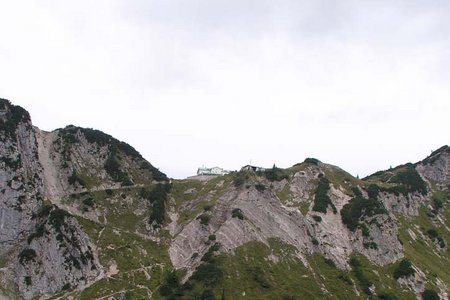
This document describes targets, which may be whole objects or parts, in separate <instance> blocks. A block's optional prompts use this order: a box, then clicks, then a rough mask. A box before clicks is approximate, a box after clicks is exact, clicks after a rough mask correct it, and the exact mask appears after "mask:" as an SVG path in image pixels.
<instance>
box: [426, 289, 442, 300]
mask: <svg viewBox="0 0 450 300" xmlns="http://www.w3.org/2000/svg"><path fill="white" fill-rule="evenodd" d="M422 299H423V300H439V299H441V298H440V297H439V295H438V293H436V292H435V291H432V290H428V289H426V290H425V291H424V292H423V293H422Z"/></svg>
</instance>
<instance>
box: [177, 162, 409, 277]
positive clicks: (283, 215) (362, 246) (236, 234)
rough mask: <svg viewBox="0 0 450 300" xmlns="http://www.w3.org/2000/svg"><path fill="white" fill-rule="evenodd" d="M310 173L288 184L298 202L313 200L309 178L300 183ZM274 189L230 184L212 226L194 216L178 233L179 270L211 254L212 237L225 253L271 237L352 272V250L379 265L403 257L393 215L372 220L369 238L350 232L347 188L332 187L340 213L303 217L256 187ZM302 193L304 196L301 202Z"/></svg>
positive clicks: (265, 183)
mask: <svg viewBox="0 0 450 300" xmlns="http://www.w3.org/2000/svg"><path fill="white" fill-rule="evenodd" d="M305 174H306V173H305V172H304V171H302V173H301V174H298V173H295V174H294V175H293V176H292V178H293V180H292V182H291V184H289V183H287V182H285V183H284V185H289V189H290V190H292V191H295V196H294V197H295V198H294V199H296V200H294V201H297V202H306V201H309V199H308V198H306V197H307V195H308V190H309V189H310V187H309V185H308V184H306V179H303V180H301V179H299V178H301V176H302V175H303V176H304V175H305ZM310 174H316V175H318V174H319V172H318V171H317V170H316V172H310ZM311 179H314V177H312V178H311ZM270 185H271V182H270V181H268V180H262V179H261V178H255V180H253V181H249V182H247V184H246V186H241V187H239V188H236V187H234V186H231V187H230V188H229V190H227V191H226V192H224V195H223V196H222V197H220V198H219V199H218V200H217V202H216V203H215V205H214V208H213V209H212V211H211V212H208V214H207V215H210V217H211V218H210V220H209V221H208V224H206V225H205V224H202V221H201V220H202V219H201V218H194V219H193V220H192V221H190V222H189V223H187V224H186V225H184V226H180V227H179V229H178V232H174V236H175V238H174V240H173V242H172V244H171V247H170V249H169V253H170V256H171V259H172V262H173V264H174V266H175V267H176V268H188V269H191V268H193V267H194V266H196V265H198V264H199V263H200V259H201V258H202V256H203V254H205V253H206V252H207V251H208V248H209V245H208V244H207V243H205V242H206V241H208V237H209V236H210V235H212V234H214V235H215V237H216V241H217V242H218V243H220V245H221V246H222V248H221V249H222V251H225V252H230V251H233V250H234V249H236V248H237V247H239V246H242V245H244V244H246V243H247V242H249V241H260V242H263V243H265V244H268V239H270V238H277V239H280V240H281V241H283V242H284V243H286V244H289V245H292V246H294V247H295V248H296V249H297V250H298V256H299V257H300V258H303V255H307V254H312V253H315V252H317V253H321V254H323V255H324V256H326V257H328V258H330V259H332V260H333V261H334V262H335V263H336V264H337V265H338V266H340V267H341V268H348V263H347V262H348V259H349V256H350V255H351V254H352V253H353V252H359V253H362V254H363V255H365V256H366V257H367V258H368V259H370V260H371V261H372V262H374V263H376V264H379V265H386V264H388V263H392V262H395V261H396V260H398V259H399V258H402V257H403V254H402V246H401V244H400V242H399V241H398V239H397V231H398V226H397V224H396V222H395V219H394V218H392V216H390V215H389V214H380V215H377V216H375V217H374V218H373V220H376V222H375V221H373V222H371V224H370V225H369V226H368V232H369V233H368V234H367V236H364V235H363V233H362V231H361V230H356V231H355V232H352V231H351V230H349V229H348V228H347V227H346V226H345V224H343V222H342V220H341V218H342V217H341V214H340V211H341V209H342V207H343V206H344V205H345V204H347V203H348V202H349V201H350V199H351V197H350V196H349V195H346V194H345V193H344V192H343V191H342V190H340V189H338V188H334V187H332V188H331V190H330V191H329V196H330V198H331V201H332V203H333V205H334V206H335V207H336V213H334V212H333V210H332V209H331V207H329V208H328V209H327V211H326V212H325V213H323V212H317V211H313V210H309V211H308V212H307V214H306V216H304V215H302V213H301V212H300V211H299V210H298V209H293V208H290V207H286V206H284V205H283V204H282V203H281V201H280V200H279V199H278V197H277V195H276V193H274V191H273V190H270V189H268V188H267V189H264V190H258V189H257V188H256V187H257V186H265V187H269V186H270ZM301 195H303V197H305V198H303V199H301V198H300V199H299V196H300V197H301ZM233 211H239V213H240V214H241V215H242V218H239V217H233ZM172 226H173V225H172ZM371 245H374V246H371ZM375 245H376V246H375ZM195 253H197V254H199V255H194V254H195Z"/></svg>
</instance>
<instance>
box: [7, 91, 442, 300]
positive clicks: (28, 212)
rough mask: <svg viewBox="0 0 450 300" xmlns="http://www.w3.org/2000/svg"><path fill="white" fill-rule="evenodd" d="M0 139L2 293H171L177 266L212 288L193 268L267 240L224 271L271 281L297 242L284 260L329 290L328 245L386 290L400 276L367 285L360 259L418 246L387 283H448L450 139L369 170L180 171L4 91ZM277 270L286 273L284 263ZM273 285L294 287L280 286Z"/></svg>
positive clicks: (310, 166)
mask: <svg viewBox="0 0 450 300" xmlns="http://www.w3.org/2000/svg"><path fill="white" fill-rule="evenodd" d="M0 142H1V143H0V229H1V231H0V298H2V299H3V298H20V299H21V298H24V299H33V298H42V299H46V298H50V297H53V296H55V295H56V294H59V295H63V296H64V297H67V298H69V297H73V298H84V299H95V298H107V297H111V299H113V298H114V299H118V298H131V299H134V298H137V299H141V298H142V299H148V298H152V297H155V295H158V296H156V297H155V298H157V299H159V298H158V297H160V296H164V295H165V296H167V297H169V295H171V293H172V292H175V293H178V294H180V295H181V294H182V292H181V291H182V290H183V289H182V287H181V286H178V287H176V288H175V287H173V285H175V284H178V283H179V282H178V279H173V278H174V277H171V276H178V275H177V274H183V278H180V280H181V281H183V282H187V283H188V284H187V285H186V286H187V287H188V288H186V290H185V291H184V292H186V291H187V292H186V293H187V294H185V295H184V296H185V297H184V298H183V299H191V298H195V297H203V296H204V295H203V294H202V293H200V292H203V291H199V290H198V288H199V286H202V284H203V283H199V282H201V281H199V282H197V283H196V284H194V285H192V284H191V281H190V280H191V279H192V278H194V279H193V280H194V281H195V280H199V279H198V278H199V277H201V275H199V272H200V271H203V272H206V274H207V276H206V277H208V276H212V277H214V275H217V274H221V273H220V272H222V271H220V270H219V271H220V272H219V271H217V268H218V267H217V266H212V263H211V261H214V257H216V256H220V257H221V259H222V261H226V260H227V259H232V258H233V257H235V256H236V257H239V255H240V253H242V249H246V248H245V247H246V246H247V245H252V246H254V247H258V245H263V246H264V247H266V248H264V247H262V246H260V247H262V248H259V249H260V250H261V249H266V250H267V249H268V250H267V251H268V254H267V255H266V257H264V260H263V261H258V262H257V263H255V261H254V260H255V257H252V254H255V256H257V255H258V253H246V254H245V256H244V258H243V261H244V262H245V263H244V264H248V265H246V266H244V268H243V269H240V270H237V269H232V271H229V270H228V273H226V274H225V275H226V276H223V277H225V278H228V279H230V278H233V276H235V277H236V276H237V277H238V278H239V280H242V281H243V283H245V284H247V285H249V284H250V285H251V284H252V283H253V284H254V283H255V282H256V283H257V284H258V285H257V286H258V287H259V288H262V289H263V290H264V291H269V290H270V286H271V285H270V284H269V282H268V280H267V279H266V278H264V276H263V275H261V274H264V272H265V271H264V270H263V269H262V268H261V267H260V265H262V264H264V263H266V262H269V265H265V266H266V267H269V266H271V265H275V266H278V265H281V264H282V263H283V260H285V259H286V257H288V256H289V255H292V256H293V257H289V262H290V264H288V265H287V266H285V267H286V268H287V269H288V270H287V271H286V272H291V267H292V270H294V269H296V270H297V271H298V270H303V271H302V272H304V273H299V274H295V276H294V278H296V280H297V279H299V278H300V279H301V278H309V277H311V278H314V281H313V282H308V285H307V286H312V285H316V287H318V293H319V294H318V295H320V296H317V298H326V297H328V296H330V291H329V290H331V291H332V290H333V289H336V287H335V286H334V284H336V282H334V281H333V282H332V284H331V288H330V287H328V286H327V282H326V281H325V278H326V276H327V274H317V272H318V270H319V271H323V270H326V269H323V268H322V267H321V266H320V263H317V260H316V257H321V258H322V259H325V261H326V263H327V264H328V265H329V266H332V267H333V268H334V269H333V271H331V272H332V276H333V278H335V277H338V278H340V280H341V281H343V282H344V283H343V284H344V285H343V286H341V288H343V289H345V288H348V286H351V289H350V290H348V291H346V292H347V293H349V292H351V293H353V292H355V298H360V297H361V293H366V294H367V295H370V293H372V294H376V295H382V294H383V293H382V292H383V291H384V290H385V289H386V285H389V284H392V282H391V283H389V284H388V283H386V282H383V283H382V284H378V283H377V284H378V285H377V284H374V285H373V286H370V285H369V286H367V285H368V283H367V282H368V280H367V279H364V278H363V279H361V278H362V277H361V276H362V275H361V274H360V273H361V272H362V271H357V270H355V264H352V263H351V259H354V258H355V257H359V259H361V258H363V259H364V260H366V261H367V264H369V265H370V266H372V267H373V268H379V270H386V269H383V268H384V267H385V266H388V265H391V264H396V263H397V262H398V261H399V260H400V259H402V258H404V257H406V258H415V257H417V256H419V257H420V259H419V260H418V261H417V262H413V264H414V265H415V266H416V264H417V270H419V268H418V267H420V269H421V270H423V272H421V274H420V278H419V277H418V275H417V274H416V277H414V278H415V279H417V280H415V281H414V280H413V279H414V278H412V277H411V278H408V277H407V278H401V279H400V280H399V281H398V282H397V281H395V280H393V282H394V283H393V284H394V286H389V289H390V288H392V287H394V289H395V288H398V287H400V286H401V284H403V285H404V286H406V287H407V288H408V289H409V290H411V291H412V292H413V293H414V294H415V295H420V294H421V293H422V292H423V290H424V289H425V286H429V285H431V286H435V287H436V290H439V292H440V295H441V297H443V298H444V299H445V298H446V297H447V293H446V290H447V289H448V285H450V279H449V278H447V277H446V276H447V273H445V271H444V273H440V270H439V268H435V267H436V265H437V266H439V265H440V264H441V263H446V262H448V261H450V257H447V256H448V251H447V250H448V242H449V241H448V234H449V233H450V229H449V227H450V225H449V223H448V222H449V220H448V216H450V210H449V208H448V203H449V199H450V198H449V197H450V191H449V185H450V150H449V149H450V148H449V147H447V146H445V147H442V148H440V149H438V150H437V151H435V152H433V153H432V154H431V155H430V156H429V157H427V158H426V159H424V160H423V161H421V162H418V163H416V164H406V165H402V166H398V167H396V168H394V169H390V170H386V171H381V172H377V173H375V174H373V175H371V176H369V177H367V178H364V179H363V180H359V179H357V178H354V177H353V176H351V175H350V174H348V173H346V172H345V171H343V170H341V169H340V168H338V167H335V166H331V165H327V164H324V163H321V162H320V161H318V160H317V159H311V158H308V159H306V160H305V162H303V163H301V164H296V165H294V166H293V167H291V168H288V169H278V168H275V167H274V168H273V169H268V170H266V171H265V172H251V171H249V172H245V171H242V172H237V173H233V174H228V175H225V176H216V177H205V178H204V177H202V178H191V179H187V180H182V181H169V179H168V178H167V177H166V176H165V175H164V174H163V173H161V172H160V171H159V170H158V169H156V168H155V167H153V166H152V165H151V164H150V163H149V162H147V161H146V160H145V159H144V158H143V157H142V156H141V155H140V154H139V153H138V152H137V151H136V150H135V149H134V148H132V147H131V146H129V145H128V144H126V143H124V142H120V141H118V140H116V139H115V138H113V137H111V136H109V135H107V134H105V133H102V132H100V131H97V130H93V129H86V128H79V127H75V126H67V127H66V128H63V129H57V130H55V131H53V132H45V131H41V130H39V129H38V128H36V127H33V125H32V123H31V119H30V116H29V114H28V113H27V112H26V111H25V110H23V109H22V108H20V107H17V106H14V105H12V104H11V103H10V102H9V101H7V100H3V99H0ZM400 237H401V239H400ZM274 241H276V242H274ZM255 245H256V246H255ZM274 245H282V246H279V247H281V248H286V249H276V248H275V246H274ZM271 247H272V248H271ZM420 247H425V248H420ZM414 248H418V249H419V250H418V251H419V252H420V253H419V254H417V253H416V252H414V251H415V250H414ZM424 249H425V250H424ZM266 250H264V251H266ZM261 251H263V250H261ZM244 252H245V251H244ZM423 253H426V254H427V255H431V256H432V257H425V256H423V255H425V254H423ZM288 254H289V255H288ZM211 257H213V258H211ZM428 260H430V261H431V263H429V264H428V265H427V263H428ZM311 262H313V263H311ZM349 262H350V263H349ZM252 263H255V264H254V265H252ZM297 263H299V264H301V267H298V266H297V267H295V266H294V265H295V264H297ZM424 263H425V264H424ZM241 264H242V261H241ZM318 266H319V267H318ZM428 266H430V268H431V269H430V271H429V272H428V271H427V267H428ZM222 267H223V268H225V269H226V265H225V266H224V265H222ZM238 267H239V265H236V268H238ZM208 268H210V269H208ZM211 268H212V269H211ZM389 268H390V267H389ZM225 269H224V270H225ZM199 270H200V271H199ZM249 270H250V271H249ZM172 271H173V272H172ZM208 272H210V273H208ZM211 272H212V273H211ZM223 272H225V271H223ZM246 272H250V273H251V276H250V279H249V278H247V279H246V277H245V276H246V274H247V273H246ZM271 272H275V273H273V274H274V275H273V276H274V277H276V276H280V275H281V276H286V275H287V273H283V272H284V271H283V270H281V271H280V270H279V269H271V271H270V272H269V273H270V274H272V273H271ZM276 272H279V273H276ZM292 272H294V271H292ZM339 272H340V273H339ZM358 272H359V273H358ZM374 273H375V271H374ZM167 274H171V275H167ZM174 274H175V275H174ZM200 274H201V272H200ZM355 274H356V275H355ZM449 276H450V275H449ZM168 278H169V279H168ZM170 278H172V279H171V280H170ZM430 278H431V279H430ZM245 280H247V281H246V282H244V281H245ZM333 280H334V279H333ZM356 281H358V282H359V283H355V282H356ZM206 282H209V281H206ZM406 283H408V284H406ZM413 283H414V284H413ZM189 284H191V285H189ZM208 284H210V283H208ZM291 284H292V286H295V285H297V282H294V283H291ZM364 284H365V285H366V286H365V287H362V288H361V286H363V285H364ZM397 284H399V285H398V286H397ZM171 285H172V286H171ZM224 286H226V285H224ZM283 286H284V283H283ZM204 288H205V289H206V290H207V291H205V293H206V292H208V293H213V292H212V290H214V288H216V290H214V293H215V294H216V297H217V296H218V295H219V293H221V295H222V297H225V296H224V295H225V294H226V293H225V288H224V287H222V290H220V291H219V288H218V287H215V286H214V285H211V284H210V285H206V286H204ZM171 289H173V290H174V291H171ZM192 289H193V290H192ZM196 289H197V290H196ZM189 291H190V292H189ZM335 291H336V290H335ZM155 293H157V294H155ZM196 293H197V294H196ZM214 293H213V294H214ZM178 294H177V295H178ZM243 294H245V291H244V292H243V293H240V294H239V297H241V296H242V295H243ZM172 295H173V294H172ZM231 295H233V296H231V298H233V297H234V298H236V297H237V296H236V294H231ZM261 295H262V294H261ZM264 295H265V296H264V297H263V296H261V298H264V299H266V298H268V299H270V298H273V299H278V298H282V295H281V294H279V292H278V291H276V290H274V292H273V294H270V297H269V294H267V295H266V294H264ZM305 295H306V296H305V297H310V296H311V294H305ZM402 295H403V294H402ZM178 296H179V295H178ZM194 296H195V297H194ZM205 297H206V296H205ZM255 297H256V296H255ZM405 297H406V296H405ZM163 298H164V297H163ZM169 298H170V297H169ZM225 298H226V299H228V298H227V297H225ZM288 298H289V297H288ZM406 298H407V297H406Z"/></svg>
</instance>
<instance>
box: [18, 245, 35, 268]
mask: <svg viewBox="0 0 450 300" xmlns="http://www.w3.org/2000/svg"><path fill="white" fill-rule="evenodd" d="M18 258H19V262H20V263H21V264H22V265H25V264H27V263H29V262H30V261H35V258H36V251H35V250H34V249H31V248H25V249H23V250H22V251H21V252H20V253H19V256H18Z"/></svg>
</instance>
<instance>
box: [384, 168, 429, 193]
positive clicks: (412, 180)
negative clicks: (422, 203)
mask: <svg viewBox="0 0 450 300" xmlns="http://www.w3.org/2000/svg"><path fill="white" fill-rule="evenodd" d="M390 182H393V183H398V184H400V185H402V186H403V187H404V189H400V190H399V192H401V193H402V194H407V193H408V192H419V193H421V194H422V195H426V194H427V184H426V183H425V181H423V179H422V177H420V175H419V173H417V171H416V169H415V168H414V165H412V164H407V165H406V170H405V171H401V172H399V173H397V174H396V175H395V176H394V177H392V178H391V179H390Z"/></svg>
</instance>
